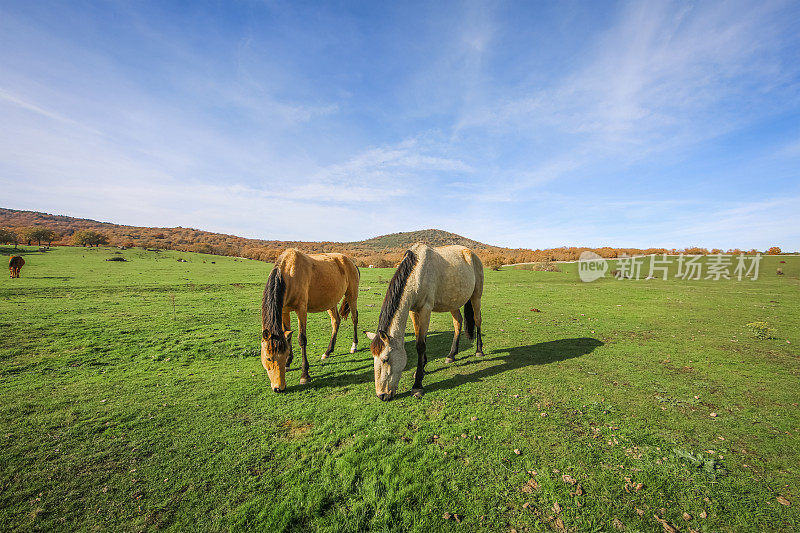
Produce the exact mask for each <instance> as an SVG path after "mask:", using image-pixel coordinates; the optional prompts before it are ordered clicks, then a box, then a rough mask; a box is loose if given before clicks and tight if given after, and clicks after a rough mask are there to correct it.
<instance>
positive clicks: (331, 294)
mask: <svg viewBox="0 0 800 533" xmlns="http://www.w3.org/2000/svg"><path fill="white" fill-rule="evenodd" d="M359 278H360V273H359V271H358V268H357V267H356V265H355V263H353V261H352V260H351V259H350V258H349V257H347V256H345V255H342V254H335V253H329V254H304V253H303V252H301V251H299V250H295V249H294V248H289V249H288V250H286V251H285V252H283V253H282V254H281V255H280V256H278V259H277V260H276V261H275V267H274V268H273V269H272V272H270V273H269V278H268V279H267V285H266V286H265V287H264V297H263V298H262V300H261V331H262V336H261V364H262V365H264V368H265V369H266V370H267V374H268V375H269V381H270V383H271V385H272V390H274V391H275V392H283V391H284V389H286V369H287V368H288V367H289V365H290V364H291V363H292V358H293V354H292V342H291V341H292V332H291V331H290V327H291V326H290V323H291V317H290V313H291V312H292V311H294V312H295V314H297V324H298V328H299V330H300V334H299V335H298V337H299V339H300V351H301V353H302V355H303V364H302V366H301V374H300V384H301V385H302V384H305V383H308V382H309V381H310V380H311V377H310V376H309V375H308V358H307V357H306V316H307V313H321V312H322V311H328V314H329V315H330V316H331V326H332V328H333V332H332V333H331V341H330V343H329V344H328V349H327V350H325V353H324V354H323V355H322V359H325V358H327V357H328V356H329V355H330V354H331V353H332V352H333V348H334V346H335V345H336V334H337V333H338V331H339V323H340V322H341V319H346V318H347V316H348V315H349V314H351V313H352V315H353V345H352V347H351V348H350V353H353V352H355V351H356V348H357V347H358V310H357V308H356V302H357V300H358V281H359ZM342 296H344V300H343V301H342V305H341V307H340V308H339V310H338V311H337V310H336V306H337V304H338V303H339V301H340V300H342Z"/></svg>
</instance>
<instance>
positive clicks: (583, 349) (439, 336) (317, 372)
mask: <svg viewBox="0 0 800 533" xmlns="http://www.w3.org/2000/svg"><path fill="white" fill-rule="evenodd" d="M452 340H453V334H452V333H447V332H441V333H431V334H429V335H428V337H427V347H428V350H427V355H428V364H427V365H426V370H425V374H426V376H427V375H431V374H435V373H437V372H440V371H442V370H446V369H460V370H466V369H468V368H469V367H470V366H472V365H475V364H480V363H487V362H499V363H500V364H495V365H492V366H490V367H488V368H483V369H481V370H478V371H476V372H473V373H468V374H467V373H459V374H457V375H455V376H452V377H450V378H447V379H444V380H441V381H437V382H433V383H430V382H428V383H425V382H424V383H423V384H424V387H425V390H426V392H433V391H437V390H447V389H451V388H453V387H457V386H459V385H462V384H465V383H475V382H479V381H482V380H484V379H486V378H490V377H492V376H495V375H497V374H502V373H503V372H508V371H510V370H515V369H517V368H522V367H525V366H535V365H544V364H549V363H555V362H558V361H564V360H567V359H573V358H575V357H581V356H583V355H588V354H590V353H592V352H593V351H594V350H595V349H596V348H599V347H600V346H603V342H601V341H600V340H598V339H595V338H592V337H576V338H567V339H558V340H553V341H546V342H539V343H536V344H529V345H524V346H512V347H509V348H498V349H496V350H493V351H491V352H488V353H487V354H486V355H485V356H483V357H477V356H475V355H474V352H473V353H470V352H472V351H473V350H474V342H468V343H464V342H463V341H462V343H461V349H460V350H459V353H458V355H457V356H456V362H455V363H452V364H449V365H444V364H443V363H441V362H437V360H439V359H442V360H444V358H445V357H446V356H447V353H448V352H449V351H450V343H451V342H452ZM465 344H466V346H465ZM486 347H487V346H486V345H484V348H486ZM356 353H357V354H362V355H363V357H364V361H363V364H360V365H358V366H357V368H350V369H348V370H343V371H338V372H337V371H335V370H334V371H332V372H331V371H329V372H327V373H324V374H323V373H321V372H324V371H325V370H326V367H328V369H330V367H331V366H333V365H331V363H333V362H334V361H330V362H325V363H323V364H322V365H319V364H313V365H312V366H311V368H310V372H311V383H309V384H308V385H299V386H297V387H298V388H299V389H302V388H305V387H309V386H311V387H315V388H316V387H332V386H348V385H358V384H361V383H367V382H369V383H372V382H373V380H374V375H373V366H372V355H371V354H370V352H369V349H368V348H367V349H366V350H365V349H363V348H362V349H360V350H359V351H358V352H356ZM406 353H407V354H408V363H407V364H406V368H405V372H414V370H416V367H417V353H416V349H415V347H414V341H413V340H411V341H409V340H406ZM334 360H335V356H334ZM295 362H298V358H295ZM295 362H293V363H292V366H293V367H295ZM342 362H344V361H342ZM348 362H350V363H352V359H348ZM432 363H434V365H435V367H434V368H431V364H432ZM356 364H358V363H356ZM336 366H338V365H336ZM298 367H299V365H298ZM295 368H297V367H295ZM425 381H426V382H427V381H428V380H427V379H426V380H425ZM291 388H294V387H291ZM409 394H410V391H403V392H400V393H399V394H398V395H397V396H396V398H401V397H403V396H407V395H409Z"/></svg>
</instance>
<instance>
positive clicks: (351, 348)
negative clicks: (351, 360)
mask: <svg viewBox="0 0 800 533" xmlns="http://www.w3.org/2000/svg"><path fill="white" fill-rule="evenodd" d="M356 350H358V346H356V343H353V345H352V346H351V347H350V353H356Z"/></svg>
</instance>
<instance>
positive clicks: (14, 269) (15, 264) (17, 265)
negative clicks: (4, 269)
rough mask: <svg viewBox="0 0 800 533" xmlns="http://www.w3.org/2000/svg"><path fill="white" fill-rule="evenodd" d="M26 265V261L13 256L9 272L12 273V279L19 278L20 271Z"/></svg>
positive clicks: (9, 263) (10, 260) (9, 261)
mask: <svg viewBox="0 0 800 533" xmlns="http://www.w3.org/2000/svg"><path fill="white" fill-rule="evenodd" d="M24 265H25V260H24V259H23V258H22V257H20V256H18V255H12V256H11V258H10V259H9V260H8V270H9V271H11V277H12V278H18V277H19V271H20V270H22V267H23V266H24Z"/></svg>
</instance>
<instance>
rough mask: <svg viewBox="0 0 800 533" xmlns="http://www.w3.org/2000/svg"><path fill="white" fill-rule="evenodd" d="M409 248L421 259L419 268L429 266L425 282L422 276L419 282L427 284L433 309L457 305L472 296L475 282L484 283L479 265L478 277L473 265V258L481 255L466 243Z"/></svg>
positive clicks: (450, 308) (475, 258) (447, 308)
mask: <svg viewBox="0 0 800 533" xmlns="http://www.w3.org/2000/svg"><path fill="white" fill-rule="evenodd" d="M411 249H412V251H414V253H415V254H417V255H418V256H420V258H421V259H422V261H423V265H422V268H423V269H426V270H430V272H429V273H428V275H426V276H424V277H425V278H427V283H426V281H425V280H422V281H421V284H422V285H427V284H430V286H429V287H427V291H428V292H429V293H430V296H429V299H431V300H432V302H431V304H432V306H433V311H437V312H445V311H453V310H455V309H458V308H459V307H461V306H462V305H464V304H465V303H466V302H467V300H469V299H470V298H471V297H472V295H473V293H474V292H475V288H476V285H477V284H478V282H479V281H480V284H481V285H482V284H483V276H482V273H483V270H482V267H481V271H480V274H481V275H480V280H479V279H478V273H477V271H476V265H475V263H476V261H475V260H477V262H478V263H480V259H477V255H475V253H474V252H473V251H472V250H470V249H469V248H467V247H466V246H460V245H457V244H454V245H449V246H439V247H436V248H433V247H430V246H427V245H419V244H416V245H414V246H413V247H412V248H411Z"/></svg>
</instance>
